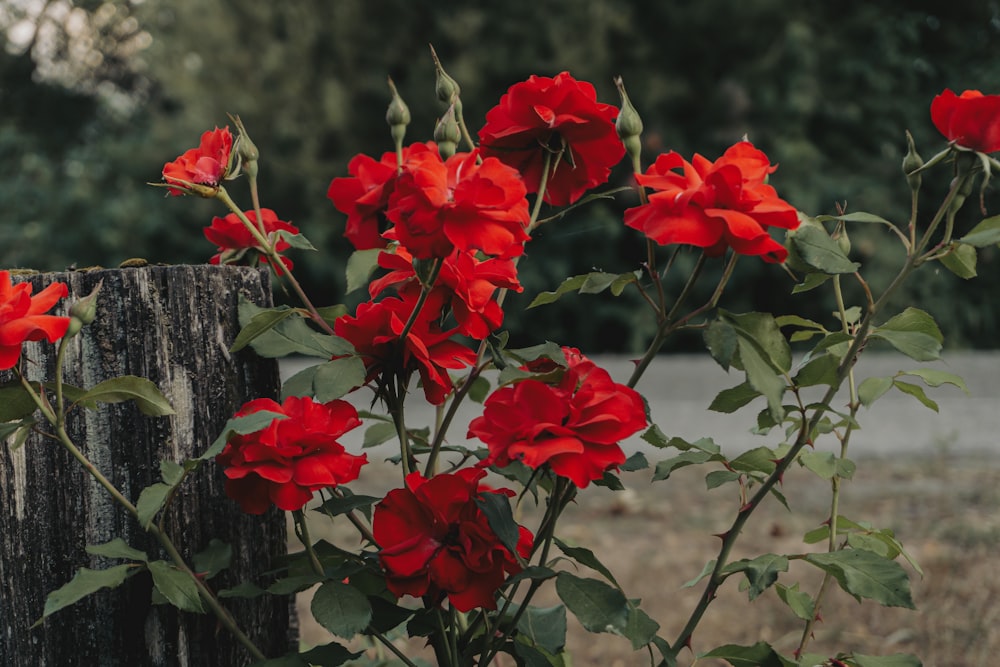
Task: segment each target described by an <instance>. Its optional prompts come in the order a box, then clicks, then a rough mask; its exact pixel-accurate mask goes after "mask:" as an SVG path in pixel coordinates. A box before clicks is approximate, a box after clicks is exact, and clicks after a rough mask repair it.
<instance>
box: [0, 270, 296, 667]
mask: <svg viewBox="0 0 1000 667" xmlns="http://www.w3.org/2000/svg"><path fill="white" fill-rule="evenodd" d="M21 280H29V281H30V282H32V283H33V285H34V289H35V291H36V292H37V291H38V290H40V289H41V288H43V287H44V286H46V285H48V284H50V283H51V282H53V281H61V282H65V283H67V284H68V285H69V289H70V298H69V299H68V300H67V301H66V303H67V304H68V303H69V302H71V301H72V300H74V299H77V298H80V297H83V296H86V295H87V294H88V293H89V292H90V291H91V289H92V288H93V287H94V286H95V285H96V284H97V283H98V282H99V281H101V280H103V288H102V290H101V294H100V300H99V304H98V315H97V319H96V320H95V321H94V323H93V324H92V325H90V326H89V327H85V328H84V330H83V331H82V332H81V334H80V335H79V336H77V337H75V338H74V339H72V342H71V345H70V348H69V350H68V358H67V361H66V366H65V381H66V382H67V383H69V384H72V385H76V386H79V387H92V386H93V385H95V384H97V383H98V382H100V381H102V380H105V379H108V378H112V377H117V376H121V375H137V376H140V377H145V378H148V379H149V380H151V381H152V382H153V383H155V384H156V385H157V386H158V387H159V388H160V390H161V391H162V392H163V393H164V394H165V395H166V397H167V399H168V400H169V401H170V403H171V405H172V406H173V408H174V410H175V411H176V414H175V415H173V416H170V417H147V416H145V415H142V414H141V413H140V412H139V411H138V410H137V409H136V407H135V405H134V403H131V402H130V403H124V404H116V405H110V406H109V405H104V406H101V408H100V410H99V411H96V412H95V411H84V410H79V409H77V410H74V411H73V413H72V415H71V418H70V420H69V424H68V426H69V432H70V435H71V437H72V438H73V440H74V441H75V442H76V443H77V444H78V446H79V447H80V448H81V449H82V450H83V451H84V452H85V454H86V455H87V457H88V458H89V459H90V460H91V461H93V462H94V463H95V464H97V466H98V467H99V468H100V469H101V470H102V471H103V472H104V474H105V475H106V476H108V477H109V478H110V479H111V481H112V482H113V483H114V484H115V485H116V486H117V487H118V488H119V489H120V490H121V491H122V492H123V493H124V494H125V496H126V497H128V498H130V499H131V500H132V502H135V501H136V500H137V499H138V497H139V493H140V492H141V490H142V489H143V488H144V487H146V486H147V485H149V484H151V483H154V482H156V481H159V463H160V461H161V460H162V459H170V460H173V461H177V462H181V461H183V460H184V459H186V458H190V457H193V456H197V455H199V454H200V453H201V452H203V451H204V450H205V449H206V448H207V447H208V446H209V445H210V444H211V442H212V441H213V440H214V439H215V438H216V437H217V436H218V435H219V433H220V432H221V430H222V427H223V425H224V424H225V422H226V420H227V419H229V418H230V417H231V416H232V415H233V413H234V412H235V411H236V410H237V409H238V408H239V407H240V406H241V405H242V404H243V403H244V402H246V401H247V400H250V399H252V398H257V397H265V396H266V397H272V398H273V397H275V396H276V394H277V391H278V388H279V379H278V369H277V364H276V362H275V361H274V360H271V359H268V360H265V359H261V358H259V357H257V356H256V355H255V354H254V353H253V352H252V351H250V350H249V349H247V350H243V351H241V352H239V353H236V354H230V353H229V351H228V350H229V347H230V345H231V344H232V341H233V340H234V338H235V336H236V334H237V333H238V331H239V324H238V322H237V319H236V308H237V303H238V298H239V295H240V294H243V295H245V296H246V297H247V298H248V299H249V300H250V301H252V302H254V303H257V304H259V305H265V306H266V305H270V302H271V295H270V286H269V280H268V275H267V273H266V272H265V271H263V270H257V269H250V268H236V267H215V266H208V265H204V266H170V267H157V266H151V267H143V268H130V269H116V270H106V271H104V270H102V271H92V272H74V273H63V274H40V275H35V276H27V277H23V278H21ZM67 308H68V305H62V304H61V305H59V306H57V308H56V309H55V311H54V312H55V314H63V313H65V312H66V309H67ZM24 357H25V358H24V359H23V366H22V367H23V368H24V369H25V374H26V375H27V376H28V377H29V378H31V379H32V380H41V379H50V378H51V377H52V376H53V370H54V357H55V346H54V345H50V344H48V343H45V342H42V343H31V344H28V345H27V346H26V347H25V354H24ZM0 379H9V378H0ZM165 527H166V530H167V532H168V533H169V534H171V535H172V536H173V537H174V541H175V543H176V544H177V546H178V547H179V548H180V551H181V552H182V554H184V556H185V558H186V559H187V561H188V562H189V563H190V562H191V561H190V558H191V556H192V554H194V553H197V552H198V551H201V550H202V549H204V548H205V547H206V546H207V545H208V543H209V540H210V539H211V538H213V537H217V538H219V539H221V540H223V541H225V542H228V543H229V544H231V545H232V546H233V554H234V558H233V564H232V567H231V568H230V569H229V570H228V571H226V572H223V573H222V574H220V575H219V576H218V577H216V578H214V579H212V580H211V582H210V584H211V585H212V587H213V588H215V589H220V588H226V587H230V586H234V585H236V584H237V583H239V582H241V581H256V582H261V573H262V572H266V571H267V570H268V569H270V567H271V566H272V565H273V559H275V558H276V557H278V556H280V555H282V554H284V553H285V550H286V529H285V520H284V516H283V514H282V513H280V512H278V511H275V510H272V511H271V512H270V513H268V514H266V515H264V516H263V517H250V516H247V515H244V514H243V513H242V512H241V511H240V510H239V507H238V505H237V504H236V503H234V502H232V501H230V500H229V499H228V498H227V497H226V496H225V493H224V491H223V483H222V475H221V472H220V470H219V469H218V468H217V467H216V466H215V465H214V463H210V464H207V465H205V466H203V467H202V469H201V470H200V471H199V472H198V473H197V474H196V475H194V476H193V478H189V479H186V480H185V481H184V483H183V484H182V486H181V487H180V489H179V492H178V494H177V497H176V498H175V500H174V502H173V504H172V505H171V507H170V510H169V513H168V515H167V520H166V523H165ZM118 536H121V537H124V539H125V540H126V541H127V542H128V543H129V545H131V546H133V547H135V548H139V549H143V550H146V551H147V553H148V554H149V556H150V558H151V559H158V558H165V554H163V553H162V551H161V549H160V547H159V545H158V543H156V542H155V540H152V539H151V538H149V537H148V536H147V535H146V534H145V532H144V531H142V530H141V529H140V528H139V526H138V524H137V522H136V521H134V520H133V519H132V517H131V516H130V515H128V513H127V512H125V511H124V510H123V509H121V508H119V507H118V506H117V505H116V504H115V503H114V501H113V500H112V499H111V497H110V496H109V495H108V494H107V493H106V492H105V491H104V489H103V488H101V487H100V486H99V485H98V484H97V483H96V482H95V481H94V480H93V479H91V478H90V477H89V476H88V475H87V474H86V472H85V471H84V469H83V468H82V467H81V466H80V465H79V464H78V463H77V462H76V461H75V460H73V459H72V458H71V457H70V455H69V454H68V453H67V452H66V451H65V449H64V448H63V447H61V446H60V445H59V444H58V443H56V442H53V441H52V440H48V439H45V438H43V437H40V436H36V435H33V436H32V437H31V438H30V439H29V441H28V442H27V444H26V445H25V446H23V447H21V448H20V449H17V450H16V451H11V448H10V447H8V446H7V445H6V444H4V443H0V665H4V666H5V667H8V666H9V667H21V666H24V667H27V666H29V665H30V666H31V667H40V666H49V667H71V666H74V665H80V666H84V665H87V666H95V665H100V666H102V667H118V666H121V667H126V666H128V667H133V666H135V665H156V666H161V665H162V666H173V665H206V666H208V665H213V666H217V665H223V666H226V665H245V664H248V663H249V662H251V661H250V659H249V655H248V654H247V652H246V651H245V650H244V649H243V648H242V647H241V646H239V645H238V644H236V643H235V642H234V641H233V640H232V639H231V638H230V637H229V635H228V633H227V632H226V631H225V630H223V629H222V628H221V627H219V626H218V624H217V622H216V620H215V617H214V616H213V615H211V614H206V615H196V614H189V613H181V612H178V611H177V610H176V609H174V608H173V607H170V606H168V605H153V604H151V597H150V595H151V591H152V581H151V578H150V577H149V575H148V573H142V574H139V575H137V576H134V577H132V578H130V579H129V580H128V581H126V583H125V584H124V585H122V586H121V587H120V588H118V589H116V590H114V591H107V590H104V591H101V592H99V593H98V594H95V595H92V596H89V597H88V598H85V599H84V600H82V601H80V602H79V603H77V604H76V605H74V606H72V607H70V608H68V609H64V610H62V611H60V612H57V613H56V614H54V615H53V616H51V617H49V618H48V619H47V620H46V622H45V623H44V624H43V625H42V626H41V627H39V628H36V629H34V630H31V629H29V628H30V626H31V624H32V623H34V621H36V620H37V619H38V618H39V617H40V616H41V614H42V609H43V607H44V603H45V597H46V596H47V595H48V593H49V592H51V591H52V590H54V589H56V588H58V587H60V586H62V585H63V584H65V583H67V582H68V581H69V580H70V579H71V578H72V577H73V574H74V573H75V571H76V570H77V568H79V567H81V566H83V567H89V568H95V569H99V568H104V567H108V566H110V565H114V564H117V561H108V560H107V559H102V558H97V557H93V556H90V555H89V554H87V553H86V551H85V547H86V546H87V545H88V544H101V543H104V542H107V541H109V540H110V539H112V538H114V537H118ZM265 583H266V582H265ZM225 602H226V603H227V606H228V607H229V608H230V609H232V611H233V612H234V614H235V615H236V617H237V619H238V620H239V622H240V625H241V627H242V628H243V629H244V631H246V632H247V634H249V635H250V637H251V638H252V639H253V640H254V641H255V642H256V643H257V644H258V646H259V647H260V648H261V649H262V650H263V651H264V652H265V653H266V654H267V655H270V656H277V655H281V654H283V653H284V652H285V651H286V650H287V648H288V645H289V635H290V631H289V629H290V624H291V619H290V614H289V606H288V603H287V601H286V600H284V599H282V598H278V597H264V598H258V599H256V600H253V601H252V602H250V603H247V602H241V601H233V600H227V601H225Z"/></svg>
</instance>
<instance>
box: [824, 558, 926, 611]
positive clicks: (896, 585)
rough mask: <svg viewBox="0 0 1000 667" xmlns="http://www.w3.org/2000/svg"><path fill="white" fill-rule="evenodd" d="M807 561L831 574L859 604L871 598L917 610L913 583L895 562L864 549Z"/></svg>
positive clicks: (884, 603)
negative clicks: (911, 594)
mask: <svg viewBox="0 0 1000 667" xmlns="http://www.w3.org/2000/svg"><path fill="white" fill-rule="evenodd" d="M805 560H806V562H807V563H811V564H813V565H815V566H816V567H818V568H820V569H821V570H823V571H824V572H828V573H829V574H831V575H832V576H833V577H834V578H835V579H836V580H837V583H838V584H840V587H841V588H843V589H844V590H845V591H847V592H848V593H850V594H851V595H853V596H854V597H855V598H856V599H858V600H860V599H861V598H869V599H871V600H875V601H876V602H878V603H880V604H882V605H884V606H886V607H905V608H907V609H913V608H914V605H913V598H912V597H911V596H910V580H909V578H908V577H907V575H906V571H905V570H903V568H902V566H900V565H899V563H897V562H895V561H892V560H886V559H885V558H882V557H881V556H879V555H878V554H875V553H872V552H871V551H866V550H864V549H843V550H841V551H834V552H831V553H819V554H808V555H806V558H805Z"/></svg>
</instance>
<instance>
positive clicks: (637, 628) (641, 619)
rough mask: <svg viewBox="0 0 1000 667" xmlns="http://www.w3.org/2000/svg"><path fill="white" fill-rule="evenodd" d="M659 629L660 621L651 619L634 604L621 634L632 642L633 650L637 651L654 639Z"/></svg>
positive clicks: (630, 608)
mask: <svg viewBox="0 0 1000 667" xmlns="http://www.w3.org/2000/svg"><path fill="white" fill-rule="evenodd" d="M659 630H660V624H659V623H657V622H656V621H654V620H653V619H651V618H650V617H649V615H648V614H647V613H646V612H644V611H643V610H642V609H639V608H638V607H634V606H633V607H629V610H628V620H627V621H626V623H625V629H624V630H622V632H621V634H622V636H623V637H625V638H626V639H628V640H629V641H630V642H632V650H635V651H637V650H639V649H640V648H642V647H643V646H645V645H646V644H649V643H650V642H651V641H653V638H654V637H656V633H657V632H659Z"/></svg>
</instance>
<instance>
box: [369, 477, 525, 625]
mask: <svg viewBox="0 0 1000 667" xmlns="http://www.w3.org/2000/svg"><path fill="white" fill-rule="evenodd" d="M485 475H486V471H485V470H476V469H472V468H464V469H462V470H459V471H458V472H456V473H453V474H441V475H436V476H434V477H432V478H430V479H424V478H423V476H421V474H420V473H419V472H414V473H411V474H410V475H408V476H407V478H406V488H403V489H395V490H393V491H390V492H389V493H387V494H386V496H385V498H384V499H383V500H382V501H381V502H380V503H379V504H378V505H376V506H375V516H374V520H373V526H372V530H373V532H374V536H375V541H376V542H377V543H378V544H379V546H380V547H381V551H380V552H379V560H380V561H381V563H382V567H383V568H384V569H385V573H386V584H387V586H388V587H389V590H390V591H392V593H393V594H394V595H396V596H400V597H401V596H403V595H412V596H414V597H422V596H428V597H430V598H431V599H432V600H433V601H434V602H435V603H436V602H438V601H440V600H442V599H443V598H444V597H445V596H447V597H448V601H449V602H450V603H451V606H453V607H454V608H455V609H457V610H458V611H470V610H472V609H476V608H479V607H482V608H484V609H496V608H497V605H496V597H495V596H496V591H497V589H498V588H499V587H500V585H501V584H502V583H503V582H504V580H505V579H506V578H507V575H508V574H517V573H518V572H520V571H521V569H522V568H521V565H520V564H519V563H518V561H517V559H516V558H515V557H514V555H513V554H511V552H510V551H509V550H508V549H507V547H505V546H504V545H503V544H502V543H501V542H500V539H499V538H498V537H497V535H496V533H495V532H493V530H492V529H491V528H490V525H489V521H488V520H487V518H486V515H485V514H484V513H483V511H482V510H481V509H479V506H478V505H477V504H476V499H477V498H480V497H481V496H482V494H483V493H501V494H503V495H506V496H512V495H513V492H512V491H509V490H507V489H501V490H499V491H487V490H486V489H483V488H480V487H479V480H480V479H482V478H483V476H485ZM518 528H519V531H520V536H519V539H518V542H517V552H518V554H519V555H520V556H521V557H522V558H528V557H529V556H530V554H531V546H532V542H533V541H534V536H533V535H532V534H531V532H530V531H528V529H527V528H524V527H522V526H519V527H518Z"/></svg>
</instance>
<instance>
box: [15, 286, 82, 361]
mask: <svg viewBox="0 0 1000 667" xmlns="http://www.w3.org/2000/svg"><path fill="white" fill-rule="evenodd" d="M31 292H32V286H31V283H19V284H17V285H14V284H12V283H11V279H10V272H9V271H0V371H6V370H10V369H11V368H13V367H14V366H16V365H17V362H18V360H19V359H20V358H21V347H22V346H23V345H24V342H25V341H29V340H43V339H45V340H47V341H49V342H50V343H54V342H55V341H57V340H59V339H60V338H62V337H63V336H64V335H66V330H67V329H68V328H69V322H70V318H68V317H61V316H58V315H46V313H47V312H48V311H50V310H52V307H53V306H55V305H56V302H57V301H59V299H62V298H64V297H66V296H67V295H69V288H68V287H66V283H52V284H51V285H49V286H48V287H46V288H45V289H43V290H42V291H41V292H39V293H38V294H34V295H32V293H31Z"/></svg>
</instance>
